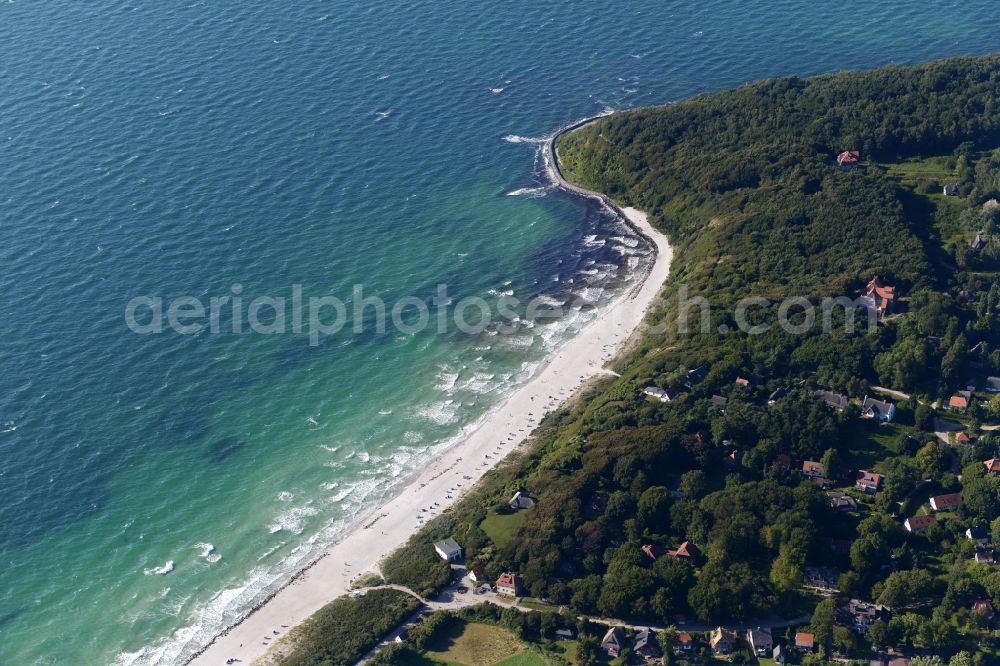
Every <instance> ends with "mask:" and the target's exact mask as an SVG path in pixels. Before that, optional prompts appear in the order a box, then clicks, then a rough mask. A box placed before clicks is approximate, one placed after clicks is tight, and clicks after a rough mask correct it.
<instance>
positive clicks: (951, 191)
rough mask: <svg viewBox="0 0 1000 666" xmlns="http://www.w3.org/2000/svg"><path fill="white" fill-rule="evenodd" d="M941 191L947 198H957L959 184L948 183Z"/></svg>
mask: <svg viewBox="0 0 1000 666" xmlns="http://www.w3.org/2000/svg"><path fill="white" fill-rule="evenodd" d="M941 191H942V193H943V194H944V195H945V196H946V197H957V196H958V183H948V184H947V185H945V186H944V188H943V189H942V190H941Z"/></svg>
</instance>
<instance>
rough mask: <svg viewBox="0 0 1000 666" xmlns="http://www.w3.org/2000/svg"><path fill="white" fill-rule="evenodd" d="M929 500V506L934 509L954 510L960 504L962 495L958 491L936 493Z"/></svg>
mask: <svg viewBox="0 0 1000 666" xmlns="http://www.w3.org/2000/svg"><path fill="white" fill-rule="evenodd" d="M930 502H931V508H932V509H934V510H935V511H954V510H955V509H957V508H958V507H960V506H962V495H961V494H960V493H950V494H948V495H936V496H934V497H932V498H931V499H930Z"/></svg>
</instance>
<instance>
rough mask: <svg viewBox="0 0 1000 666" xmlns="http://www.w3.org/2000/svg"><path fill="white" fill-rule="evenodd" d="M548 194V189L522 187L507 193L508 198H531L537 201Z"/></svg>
mask: <svg viewBox="0 0 1000 666" xmlns="http://www.w3.org/2000/svg"><path fill="white" fill-rule="evenodd" d="M547 193H548V188H545V187H522V188H520V189H518V190H512V191H510V192H508V193H507V196H509V197H531V198H532V199H538V198H540V197H544V196H545V195H546V194H547Z"/></svg>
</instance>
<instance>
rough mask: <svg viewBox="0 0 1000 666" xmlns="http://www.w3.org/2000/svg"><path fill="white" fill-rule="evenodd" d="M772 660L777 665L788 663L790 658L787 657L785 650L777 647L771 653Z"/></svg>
mask: <svg viewBox="0 0 1000 666" xmlns="http://www.w3.org/2000/svg"><path fill="white" fill-rule="evenodd" d="M771 659H773V660H774V663H776V664H784V663H785V662H786V661H788V657H786V656H785V648H783V647H782V646H780V645H775V646H774V649H773V650H772V651H771Z"/></svg>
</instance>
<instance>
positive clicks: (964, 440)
mask: <svg viewBox="0 0 1000 666" xmlns="http://www.w3.org/2000/svg"><path fill="white" fill-rule="evenodd" d="M955 441H956V442H958V443H959V444H968V443H969V442H971V441H972V438H971V437H969V436H968V435H966V434H965V433H964V432H960V433H958V434H957V435H955Z"/></svg>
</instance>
